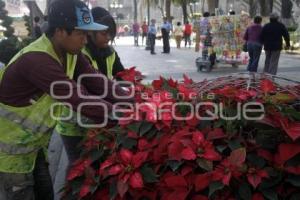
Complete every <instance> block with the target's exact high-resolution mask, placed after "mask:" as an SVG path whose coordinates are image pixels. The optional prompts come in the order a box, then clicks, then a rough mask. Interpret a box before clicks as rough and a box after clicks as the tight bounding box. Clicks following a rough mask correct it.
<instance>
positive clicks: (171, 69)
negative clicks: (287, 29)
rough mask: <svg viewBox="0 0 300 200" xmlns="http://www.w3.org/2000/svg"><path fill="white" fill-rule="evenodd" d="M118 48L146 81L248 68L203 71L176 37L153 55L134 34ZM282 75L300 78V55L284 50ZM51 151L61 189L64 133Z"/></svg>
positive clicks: (215, 74) (220, 67)
mask: <svg viewBox="0 0 300 200" xmlns="http://www.w3.org/2000/svg"><path fill="white" fill-rule="evenodd" d="M182 44H183V43H182ZM115 49H116V50H117V51H118V53H119V56H120V58H121V61H122V63H123V64H124V66H125V67H131V66H136V67H137V69H138V70H139V71H141V72H142V73H143V74H144V75H146V79H145V81H146V82H149V81H151V80H153V79H156V78H158V77H159V76H160V75H162V76H165V77H173V78H175V79H181V78H182V74H184V73H185V74H187V75H188V76H189V77H191V78H192V79H193V80H195V81H200V80H203V79H206V78H207V79H210V78H215V77H218V76H223V75H228V74H231V73H240V72H245V71H246V66H239V67H238V68H233V67H231V65H222V64H219V65H218V68H217V69H214V70H213V71H212V72H210V73H199V72H197V69H196V65H195V59H196V58H197V57H199V56H200V53H196V52H195V51H194V47H192V48H184V47H183V48H181V49H176V48H175V42H174V41H171V53H170V54H161V51H162V41H159V40H158V41H157V48H156V53H157V54H156V55H150V52H149V51H146V50H145V46H139V47H134V46H133V38H132V37H125V38H120V39H117V40H116V46H115ZM264 59H265V58H264V54H263V55H262V57H261V60H260V66H259V71H262V68H263V63H264ZM278 75H280V76H284V77H286V78H289V79H293V80H297V81H300V55H288V54H285V53H284V52H283V54H282V55H281V58H280V63H279V73H278ZM49 155H50V170H51V174H52V175H53V180H54V183H55V184H54V185H55V191H56V192H58V191H59V190H60V189H61V187H62V186H63V183H64V177H65V169H66V166H67V159H66V154H65V152H64V150H63V147H62V143H61V140H60V137H59V136H58V135H57V134H54V135H53V138H52V142H51V144H50V148H49ZM56 199H59V197H58V195H56Z"/></svg>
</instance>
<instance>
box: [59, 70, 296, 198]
mask: <svg viewBox="0 0 300 200" xmlns="http://www.w3.org/2000/svg"><path fill="white" fill-rule="evenodd" d="M136 77H141V73H140V72H138V71H136V70H135V69H134V68H131V69H129V70H127V71H125V72H123V73H121V74H120V78H122V79H123V80H127V81H131V82H132V83H133V84H134V90H135V99H136V105H135V106H133V108H132V109H128V108H127V109H124V110H123V112H122V113H121V114H120V113H119V114H120V115H119V117H120V118H119V120H118V125H116V126H115V127H113V128H109V129H108V128H102V129H91V130H90V131H89V132H88V134H87V136H86V138H85V139H84V141H83V148H82V156H81V158H80V159H79V160H78V161H77V162H76V163H74V165H73V166H72V168H71V169H70V170H69V172H68V175H67V184H66V187H65V195H64V198H66V199H68V198H70V199H72V198H74V197H75V198H76V199H94V200H110V199H116V200H122V199H124V200H127V199H128V200H131V199H136V200H143V199H145V200H146V199H149V200H159V199H161V200H185V199H187V200H190V199H191V200H206V199H215V200H227V199H243V200H262V199H270V200H273V199H295V200H296V199H300V189H299V188H300V139H299V138H300V108H299V102H300V98H299V93H300V90H299V88H300V87H299V86H298V85H285V86H282V85H280V84H278V83H276V81H275V80H274V78H270V77H260V78H254V79H252V78H245V77H224V78H219V79H215V80H213V81H207V80H205V81H203V82H200V83H194V82H193V81H192V80H191V79H189V78H188V77H187V76H184V79H183V81H182V82H178V81H175V80H173V79H171V78H170V79H166V78H163V77H160V78H159V79H158V80H154V81H153V82H152V84H151V86H149V85H143V84H142V82H141V78H136ZM253 80H254V81H253Z"/></svg>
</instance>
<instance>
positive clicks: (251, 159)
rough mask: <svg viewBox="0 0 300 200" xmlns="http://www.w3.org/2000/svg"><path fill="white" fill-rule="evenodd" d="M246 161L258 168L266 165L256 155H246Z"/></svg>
mask: <svg viewBox="0 0 300 200" xmlns="http://www.w3.org/2000/svg"><path fill="white" fill-rule="evenodd" d="M247 160H248V161H249V162H250V163H251V164H253V165H255V166H257V167H258V168H263V167H264V166H265V165H266V161H265V160H264V159H263V158H262V157H259V156H257V155H256V154H248V155H247Z"/></svg>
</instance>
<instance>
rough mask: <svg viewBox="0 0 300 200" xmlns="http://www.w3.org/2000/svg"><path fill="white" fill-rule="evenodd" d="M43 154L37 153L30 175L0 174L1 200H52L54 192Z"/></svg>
mask: <svg viewBox="0 0 300 200" xmlns="http://www.w3.org/2000/svg"><path fill="white" fill-rule="evenodd" d="M52 185H53V184H52V180H51V176H50V173H49V169H48V163H47V161H46V159H45V155H44V152H43V151H42V150H41V151H39V153H38V156H37V159H36V163H35V167H34V170H33V172H32V173H28V174H14V173H0V199H1V200H34V199H35V200H40V199H43V200H53V199H54V190H53V186H52Z"/></svg>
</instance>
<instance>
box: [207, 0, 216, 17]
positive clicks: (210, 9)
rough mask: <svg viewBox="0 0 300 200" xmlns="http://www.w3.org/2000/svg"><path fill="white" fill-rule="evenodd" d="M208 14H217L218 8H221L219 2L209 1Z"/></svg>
mask: <svg viewBox="0 0 300 200" xmlns="http://www.w3.org/2000/svg"><path fill="white" fill-rule="evenodd" d="M207 6H208V12H209V13H210V14H212V13H215V10H216V8H218V6H219V0H207Z"/></svg>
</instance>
